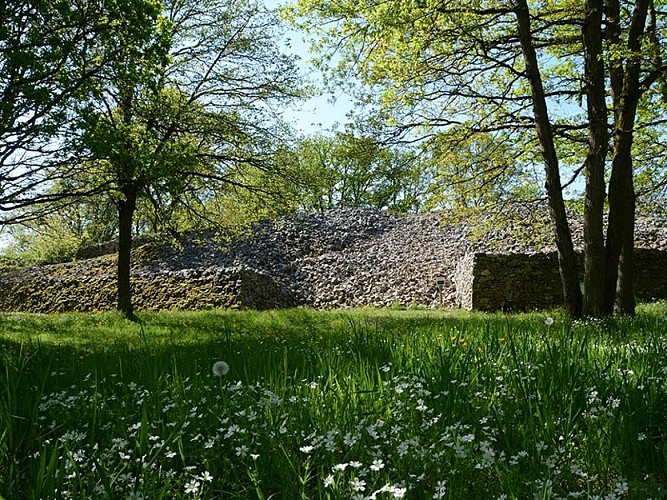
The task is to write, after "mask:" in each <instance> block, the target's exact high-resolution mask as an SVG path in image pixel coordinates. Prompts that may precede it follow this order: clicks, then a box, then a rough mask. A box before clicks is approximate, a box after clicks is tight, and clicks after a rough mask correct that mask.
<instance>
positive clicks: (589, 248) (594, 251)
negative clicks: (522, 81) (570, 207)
mask: <svg viewBox="0 0 667 500" xmlns="http://www.w3.org/2000/svg"><path fill="white" fill-rule="evenodd" d="M603 10H604V2H603V1H602V0H587V1H586V6H585V12H586V19H585V22H584V24H583V27H582V35H583V42H584V60H585V68H584V73H585V75H586V82H587V87H586V106H587V112H588V117H589V136H588V144H589V146H588V154H587V156H586V161H585V163H584V166H585V172H586V196H585V201H584V302H583V315H584V316H600V315H602V314H603V313H604V310H605V307H604V306H605V280H604V271H605V266H604V256H605V249H604V228H603V215H604V199H605V180H604V167H605V160H606V158H607V148H608V143H609V134H608V132H607V103H606V101H605V98H606V90H605V71H604V62H603V59H602V12H603Z"/></svg>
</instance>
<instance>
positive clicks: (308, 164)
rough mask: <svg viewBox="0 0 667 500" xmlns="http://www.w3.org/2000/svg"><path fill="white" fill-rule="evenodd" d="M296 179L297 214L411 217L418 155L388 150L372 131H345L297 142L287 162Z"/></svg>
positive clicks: (418, 190) (421, 185)
mask: <svg viewBox="0 0 667 500" xmlns="http://www.w3.org/2000/svg"><path fill="white" fill-rule="evenodd" d="M288 161H289V163H291V164H292V165H293V166H294V168H296V169H298V171H299V174H300V176H301V178H302V182H301V184H300V189H299V193H300V194H297V197H298V200H299V205H300V208H301V209H303V210H306V211H325V210H331V209H333V208H337V207H372V208H377V209H389V210H395V211H398V212H409V211H417V210H418V209H419V208H420V207H421V206H422V204H423V193H424V191H425V190H426V188H425V178H424V176H423V169H422V168H421V159H420V155H419V151H417V150H414V149H412V150H411V149H408V148H405V147H400V146H397V145H392V144H388V143H387V142H385V140H384V139H383V137H382V132H381V131H380V130H377V129H376V128H374V127H372V126H368V125H366V126H365V127H363V128H362V127H360V126H350V127H348V128H347V129H346V130H344V131H337V132H335V133H333V134H332V135H318V136H314V137H308V138H305V139H303V140H302V141H300V142H299V144H298V145H297V147H296V150H295V151H294V154H293V155H292V158H291V159H290V160H288Z"/></svg>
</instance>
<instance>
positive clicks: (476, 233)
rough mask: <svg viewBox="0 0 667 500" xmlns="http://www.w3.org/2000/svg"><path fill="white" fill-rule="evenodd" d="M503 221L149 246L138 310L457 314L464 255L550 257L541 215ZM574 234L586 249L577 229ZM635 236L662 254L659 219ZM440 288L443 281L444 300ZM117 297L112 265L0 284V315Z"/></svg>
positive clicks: (64, 267)
mask: <svg viewBox="0 0 667 500" xmlns="http://www.w3.org/2000/svg"><path fill="white" fill-rule="evenodd" d="M501 213H502V215H498V214H496V213H493V212H488V211H486V212H482V211H480V212H479V213H477V214H468V215H467V216H466V218H465V219H463V218H460V217H454V216H453V215H451V214H448V213H428V214H412V215H392V214H389V213H387V212H379V211H373V210H365V209H339V210H335V211H331V212H327V213H321V214H299V215H294V216H288V217H284V218H281V219H279V220H277V221H264V222H262V223H260V224H258V225H256V226H255V227H254V228H253V229H252V231H250V233H249V234H248V235H246V236H245V237H243V238H233V239H231V240H229V241H227V242H226V243H221V240H220V238H213V237H207V236H205V235H190V236H188V237H186V238H184V239H183V241H181V243H180V246H179V247H178V248H176V247H168V246H164V245H157V244H156V243H146V244H144V245H142V246H139V247H138V248H137V249H136V250H135V251H134V253H133V282H134V301H135V304H136V307H137V309H144V310H154V309H195V308H208V307H235V306H238V307H251V308H257V309H265V308H274V307H291V306H311V307H317V308H340V307H355V306H366V305H368V306H383V307H386V306H392V305H400V306H411V305H419V306H425V307H434V306H436V305H439V304H442V305H444V306H454V305H456V303H457V296H456V290H455V286H454V275H455V273H456V267H457V264H458V262H459V261H460V260H461V259H462V258H463V257H464V256H465V255H466V254H469V253H470V252H485V251H486V252H498V253H507V252H515V253H534V252H545V251H552V250H553V249H554V246H553V243H552V240H553V238H552V236H551V232H550V229H549V224H548V215H547V212H546V209H544V207H540V208H537V209H536V207H535V206H525V205H520V204H512V205H510V206H508V207H504V208H503V210H502V212H501ZM572 226H573V233H574V240H575V243H576V244H577V245H578V246H581V233H582V230H581V222H580V220H579V218H577V217H574V216H573V217H572ZM636 234H637V246H639V247H648V248H655V249H661V250H667V224H666V223H665V221H664V219H662V218H656V217H655V216H649V217H640V218H639V219H638V222H637V230H636ZM113 250H114V249H113V245H111V246H109V247H108V248H105V249H97V250H96V253H104V252H113ZM81 257H84V255H83V254H82V256H81ZM436 276H442V277H443V278H444V286H443V287H442V289H441V290H440V289H439V288H438V286H437V285H436V280H435V278H436ZM114 286H115V256H114V255H113V254H108V255H101V256H97V257H94V258H88V259H81V260H77V261H76V262H73V263H69V264H61V265H51V266H42V267H39V268H31V269H24V270H21V271H12V272H8V273H5V275H4V276H1V277H0V310H5V311H7V310H24V311H39V312H54V311H66V310H82V311H86V310H105V309H112V308H113V307H114V300H115V288H114Z"/></svg>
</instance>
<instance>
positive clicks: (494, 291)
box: [454, 248, 667, 311]
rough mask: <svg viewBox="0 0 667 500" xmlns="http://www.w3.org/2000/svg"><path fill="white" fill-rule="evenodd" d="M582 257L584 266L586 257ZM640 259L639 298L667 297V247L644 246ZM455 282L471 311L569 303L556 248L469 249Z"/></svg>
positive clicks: (461, 301) (460, 301) (461, 303)
mask: <svg viewBox="0 0 667 500" xmlns="http://www.w3.org/2000/svg"><path fill="white" fill-rule="evenodd" d="M578 257H579V269H580V270H583V259H582V256H581V255H578ZM635 259H636V281H635V292H636V296H637V298H638V299H640V300H646V301H652V300H657V299H666V298H667V272H666V270H667V252H665V251H660V250H649V249H643V248H639V249H636V250H635ZM580 279H583V277H582V276H580ZM454 283H455V287H456V300H457V304H458V305H459V306H460V307H463V308H465V309H469V310H478V311H495V310H504V311H528V310H535V309H548V308H553V307H560V306H562V305H563V302H564V301H563V290H562V285H561V281H560V274H559V272H558V259H557V255H556V252H550V253H534V254H493V253H469V254H466V255H465V256H464V257H463V258H462V259H461V260H460V261H459V263H458V266H457V269H456V273H455V278H454Z"/></svg>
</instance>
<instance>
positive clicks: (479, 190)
mask: <svg viewBox="0 0 667 500" xmlns="http://www.w3.org/2000/svg"><path fill="white" fill-rule="evenodd" d="M425 147H426V148H427V149H428V150H429V153H430V157H431V158H432V162H433V166H432V170H433V181H432V184H431V186H430V187H429V197H428V199H427V202H426V207H427V208H434V207H446V208H455V209H460V208H470V207H481V206H484V205H488V204H494V203H498V202H500V201H503V200H508V199H514V200H516V199H537V198H539V197H540V195H541V189H540V188H539V186H537V184H536V182H535V180H534V179H531V178H530V177H529V175H528V174H529V172H528V170H527V169H526V168H525V167H523V166H522V164H521V160H520V159H519V157H520V156H521V153H522V152H521V151H517V150H516V146H515V144H513V143H512V141H511V140H510V138H508V137H503V136H502V135H500V134H496V135H491V134H488V133H484V134H473V135H471V134H470V132H469V130H467V129H466V127H465V125H464V126H461V127H456V128H453V129H451V130H450V131H447V132H443V133H440V134H437V135H435V136H434V137H433V138H432V139H431V140H429V141H428V143H427V145H426V146H425Z"/></svg>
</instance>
